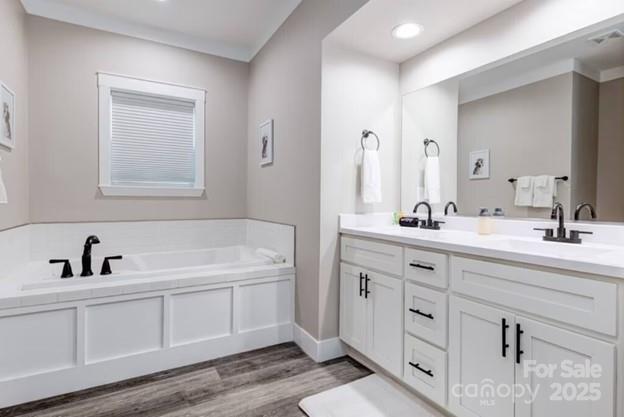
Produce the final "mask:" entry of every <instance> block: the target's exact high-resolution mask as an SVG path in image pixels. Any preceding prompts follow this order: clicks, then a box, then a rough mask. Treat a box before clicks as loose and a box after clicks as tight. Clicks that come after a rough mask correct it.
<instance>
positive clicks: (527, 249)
mask: <svg viewBox="0 0 624 417" xmlns="http://www.w3.org/2000/svg"><path fill="white" fill-rule="evenodd" d="M492 247H493V248H495V249H500V250H507V251H517V252H524V253H534V254H536V255H546V256H557V257H561V258H575V257H579V256H582V257H587V256H601V255H605V254H607V253H609V252H611V249H609V248H600V247H595V246H586V245H583V244H580V245H576V244H570V243H557V242H544V241H532V240H521V239H500V240H497V241H495V242H492Z"/></svg>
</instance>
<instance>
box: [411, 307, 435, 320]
mask: <svg viewBox="0 0 624 417" xmlns="http://www.w3.org/2000/svg"><path fill="white" fill-rule="evenodd" d="M409 311H411V312H412V313H414V314H418V315H420V316H423V317H426V318H428V319H431V320H433V314H426V313H423V312H422V311H420V310H414V309H413V308H410V309H409Z"/></svg>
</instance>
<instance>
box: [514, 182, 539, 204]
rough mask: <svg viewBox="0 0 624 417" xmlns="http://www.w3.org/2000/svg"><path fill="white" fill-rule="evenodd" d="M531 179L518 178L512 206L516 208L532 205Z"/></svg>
mask: <svg viewBox="0 0 624 417" xmlns="http://www.w3.org/2000/svg"><path fill="white" fill-rule="evenodd" d="M533 185H534V181H533V177H520V178H518V181H516V198H515V201H514V204H515V205H516V206H517V207H529V206H531V205H532V204H533Z"/></svg>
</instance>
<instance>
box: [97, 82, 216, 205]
mask: <svg viewBox="0 0 624 417" xmlns="http://www.w3.org/2000/svg"><path fill="white" fill-rule="evenodd" d="M97 76H98V95H99V125H100V126H99V153H100V156H99V160H100V180H99V188H100V191H101V192H102V194H103V195H105V196H115V197H201V196H202V195H203V194H204V191H205V185H204V158H205V155H204V146H205V144H204V140H205V134H204V132H205V106H206V92H205V90H201V89H197V88H191V87H183V86H179V85H174V84H168V83H162V82H157V81H148V80H142V79H138V78H132V77H126V76H121V75H114V74H107V73H102V72H99V73H98V74H97ZM111 90H127V91H131V92H142V93H146V94H153V95H161V96H167V97H176V98H182V99H188V100H192V101H194V102H195V146H196V148H195V184H194V185H193V187H188V188H187V187H166V186H162V185H154V186H145V185H140V186H130V185H113V184H112V181H111V151H110V150H111V134H112V132H111V125H112V123H111V119H112V114H111V113H112V98H111ZM104 121H106V122H104Z"/></svg>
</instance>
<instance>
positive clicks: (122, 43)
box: [1, 1, 249, 222]
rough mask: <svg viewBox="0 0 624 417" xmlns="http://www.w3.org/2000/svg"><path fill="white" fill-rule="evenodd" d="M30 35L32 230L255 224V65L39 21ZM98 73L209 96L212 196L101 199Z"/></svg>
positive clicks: (33, 22) (208, 157)
mask: <svg viewBox="0 0 624 417" xmlns="http://www.w3.org/2000/svg"><path fill="white" fill-rule="evenodd" d="M2 7H4V1H3V2H2ZM1 15H3V14H1ZM28 34H29V37H30V39H29V41H30V45H29V49H30V52H29V58H30V78H29V79H30V117H31V130H30V140H31V152H30V189H31V204H30V211H31V221H32V222H45V221H81V220H89V221H97V220H136V219H141V220H142V219H184V218H216V217H245V215H246V189H245V187H246V181H247V175H246V170H247V164H246V162H247V138H246V136H247V86H248V72H249V66H248V64H245V63H241V62H236V61H231V60H228V59H224V58H218V57H214V56H210V55H205V54H201V53H196V52H191V51H188V50H184V49H180V48H174V47H169V46H165V45H161V44H157V43H152V42H148V41H143V40H139V39H134V38H130V37H126V36H120V35H116V34H112V33H108V32H102V31H98V30H92V29H87V28H84V27H80V26H75V25H70V24H66V23H60V22H56V21H52V20H48V19H42V18H39V17H32V16H29V17H28ZM98 71H106V72H113V73H118V74H123V75H132V76H136V77H142V78H148V79H154V80H163V81H167V82H172V83H178V84H183V85H189V86H196V87H202V88H205V89H206V90H207V103H206V193H207V194H206V196H204V197H203V198H199V199H164V198H111V197H103V196H102V195H101V194H100V193H99V191H98V188H97V185H98V119H97V118H98V109H97V105H98V100H97V85H96V72H98ZM24 164H25V161H24ZM24 189H27V187H26V186H25V187H24ZM16 220H18V221H19V220H20V217H19V216H18V218H17V219H16Z"/></svg>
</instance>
